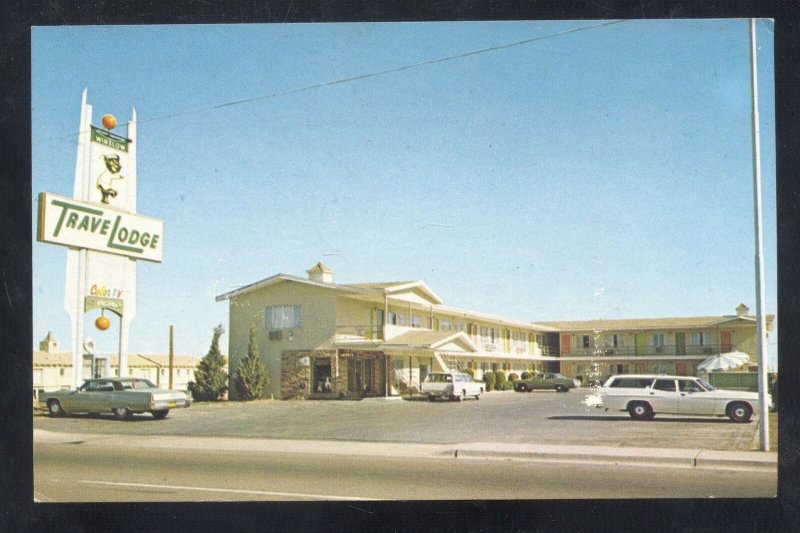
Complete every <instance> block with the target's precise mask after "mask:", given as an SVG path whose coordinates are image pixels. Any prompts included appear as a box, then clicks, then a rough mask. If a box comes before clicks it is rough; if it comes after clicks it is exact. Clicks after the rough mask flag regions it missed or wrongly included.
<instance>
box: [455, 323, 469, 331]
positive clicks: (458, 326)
mask: <svg viewBox="0 0 800 533" xmlns="http://www.w3.org/2000/svg"><path fill="white" fill-rule="evenodd" d="M455 329H456V331H467V330H466V328H465V327H464V323H463V322H456V326H455Z"/></svg>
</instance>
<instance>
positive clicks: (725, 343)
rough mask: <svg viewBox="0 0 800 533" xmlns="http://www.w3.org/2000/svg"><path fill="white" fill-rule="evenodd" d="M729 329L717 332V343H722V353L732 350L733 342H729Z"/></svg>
mask: <svg viewBox="0 0 800 533" xmlns="http://www.w3.org/2000/svg"><path fill="white" fill-rule="evenodd" d="M731 333H732V332H730V331H720V332H719V343H720V344H721V345H722V353H728V352H730V351H732V350H733V343H732V342H731Z"/></svg>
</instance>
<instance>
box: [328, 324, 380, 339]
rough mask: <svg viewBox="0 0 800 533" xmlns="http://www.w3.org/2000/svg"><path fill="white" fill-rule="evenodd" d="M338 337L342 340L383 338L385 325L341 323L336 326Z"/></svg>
mask: <svg viewBox="0 0 800 533" xmlns="http://www.w3.org/2000/svg"><path fill="white" fill-rule="evenodd" d="M336 337H337V338H338V339H340V340H344V339H353V340H383V326H370V325H365V324H356V325H341V324H340V325H338V326H336Z"/></svg>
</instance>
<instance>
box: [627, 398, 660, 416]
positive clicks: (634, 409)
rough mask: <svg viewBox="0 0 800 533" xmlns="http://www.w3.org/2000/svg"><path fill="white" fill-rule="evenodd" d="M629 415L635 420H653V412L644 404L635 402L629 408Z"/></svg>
mask: <svg viewBox="0 0 800 533" xmlns="http://www.w3.org/2000/svg"><path fill="white" fill-rule="evenodd" d="M628 414H630V415H631V418H633V419H634V420H650V419H651V418H653V416H655V415H654V413H653V410H652V409H651V408H650V406H649V405H647V404H646V403H644V402H633V403H631V404H630V405H629V406H628Z"/></svg>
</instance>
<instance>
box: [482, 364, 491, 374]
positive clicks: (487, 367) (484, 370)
mask: <svg viewBox="0 0 800 533" xmlns="http://www.w3.org/2000/svg"><path fill="white" fill-rule="evenodd" d="M487 370H489V363H481V372H486V371H487Z"/></svg>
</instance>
